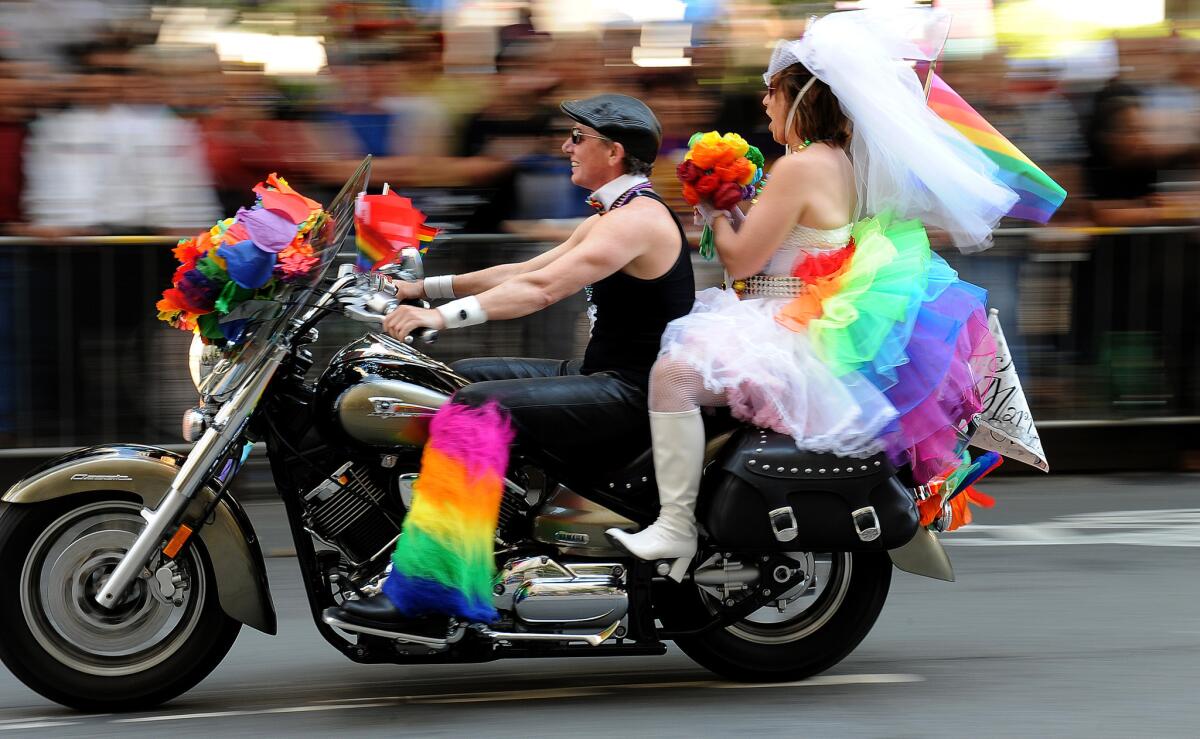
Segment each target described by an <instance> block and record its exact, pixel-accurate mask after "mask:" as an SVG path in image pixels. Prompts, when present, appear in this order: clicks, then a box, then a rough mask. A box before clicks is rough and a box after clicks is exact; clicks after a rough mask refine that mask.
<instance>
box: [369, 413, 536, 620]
mask: <svg viewBox="0 0 1200 739" xmlns="http://www.w3.org/2000/svg"><path fill="white" fill-rule="evenodd" d="M512 439H513V430H512V424H511V423H510V422H509V419H508V417H507V415H506V414H505V413H504V411H503V410H502V409H501V408H500V406H498V405H496V404H495V403H488V404H487V405H485V406H483V407H481V408H472V407H470V406H466V405H461V404H458V403H453V402H451V403H447V404H446V405H444V406H442V408H441V409H440V410H439V411H438V412H437V414H436V415H434V417H433V421H432V422H431V423H430V427H429V444H428V445H426V447H425V452H424V454H423V456H422V457H421V476H420V478H419V479H418V480H417V484H416V487H415V489H414V491H413V493H414V494H413V503H412V509H411V510H410V511H409V512H408V517H407V518H406V519H405V520H404V535H403V536H401V537H400V540H399V541H398V542H397V543H396V551H395V552H393V553H392V573H391V574H390V575H388V578H387V580H386V581H385V582H384V584H383V592H384V593H385V594H386V595H387V597H388V598H389V599H390V600H391V601H392V603H394V604H395V605H396V607H397V608H399V609H400V610H401V612H403V613H404V614H405V615H408V616H419V615H422V614H431V613H435V614H448V615H452V616H457V617H459V618H463V619H466V620H469V621H477V622H483V623H490V622H492V621H495V620H496V610H495V608H493V606H492V576H493V574H494V573H495V560H494V557H493V553H492V552H493V542H494V540H495V531H496V520H497V518H498V517H499V514H500V498H501V496H502V495H503V492H504V473H505V471H506V469H507V467H508V447H509V444H510V443H511V442H512Z"/></svg>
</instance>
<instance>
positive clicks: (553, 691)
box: [409, 688, 607, 703]
mask: <svg viewBox="0 0 1200 739" xmlns="http://www.w3.org/2000/svg"><path fill="white" fill-rule="evenodd" d="M606 692H607V691H605V690H603V689H596V688H547V689H545V690H505V691H499V692H496V693H474V694H466V695H457V696H450V697H445V698H442V697H438V696H420V695H414V696H412V697H411V698H410V700H409V702H411V703H492V702H500V701H525V700H553V699H555V698H586V697H588V696H592V695H604V694H605V693H606Z"/></svg>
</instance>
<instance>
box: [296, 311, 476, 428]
mask: <svg viewBox="0 0 1200 739" xmlns="http://www.w3.org/2000/svg"><path fill="white" fill-rule="evenodd" d="M466 384H467V381H466V380H464V379H463V378H462V377H459V376H458V375H456V374H454V372H453V370H451V369H450V368H449V367H447V366H446V365H445V364H442V363H441V362H439V361H437V360H436V359H432V358H430V357H428V356H426V355H425V354H422V353H421V352H420V351H418V350H416V349H414V348H413V347H411V346H409V345H407V344H404V343H403V342H400V341H396V340H395V339H393V338H391V337H390V336H387V335H384V334H377V333H369V334H367V335H365V336H363V337H362V338H361V339H358V340H357V341H354V342H352V343H350V344H348V345H346V346H345V347H343V348H342V349H341V350H340V351H338V353H337V354H335V355H334V357H333V359H332V360H331V361H330V362H329V366H328V367H327V368H326V369H325V372H324V373H322V375H321V378H320V379H319V380H318V381H317V402H316V409H317V420H318V423H319V424H320V425H321V426H322V427H324V430H325V432H326V433H327V434H328V435H329V436H332V437H335V438H341V439H342V440H343V441H344V442H346V443H349V444H351V445H354V446H360V447H367V448H369V449H371V450H379V449H390V448H395V447H401V446H409V447H421V446H423V445H424V444H425V441H426V440H427V439H428V437H429V419H430V418H432V417H433V414H434V413H435V412H436V411H437V409H438V408H440V407H441V405H442V404H443V403H445V402H446V400H447V399H449V397H450V395H451V394H453V393H454V391H455V390H458V389H459V388H460V387H462V386H464V385H466Z"/></svg>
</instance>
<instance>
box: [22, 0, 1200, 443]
mask: <svg viewBox="0 0 1200 739" xmlns="http://www.w3.org/2000/svg"><path fill="white" fill-rule="evenodd" d="M930 4H932V5H935V6H939V7H944V8H947V9H949V10H950V11H951V12H953V13H954V24H953V29H952V38H951V41H950V43H949V45H948V46H947V49H946V51H945V54H944V57H943V59H942V62H941V63H940V66H939V73H941V74H942V75H943V76H944V77H945V78H946V79H947V80H948V81H949V82H950V84H951V85H952V86H954V87H955V89H957V90H958V92H959V93H960V94H962V95H963V97H964V98H966V99H967V100H968V101H969V102H971V103H972V104H973V105H974V106H975V107H976V108H977V109H978V110H979V111H980V112H981V113H982V114H983V115H984V117H985V118H987V119H988V120H989V121H990V122H991V123H992V124H993V125H994V126H996V128H998V129H999V130H1000V131H1001V132H1002V133H1003V134H1005V135H1006V136H1007V137H1008V138H1009V139H1011V140H1012V141H1013V143H1014V144H1016V145H1017V146H1018V148H1020V149H1022V150H1023V151H1024V152H1025V153H1026V154H1027V155H1029V156H1030V157H1031V158H1032V159H1033V160H1034V161H1036V162H1037V163H1038V164H1039V165H1041V166H1042V168H1043V169H1045V170H1046V171H1047V172H1048V173H1049V174H1050V175H1051V176H1052V177H1054V178H1055V179H1056V180H1057V181H1058V182H1060V183H1061V184H1062V185H1063V186H1064V187H1065V188H1066V189H1067V190H1068V192H1069V193H1070V196H1069V198H1068V200H1067V201H1066V203H1065V204H1064V206H1063V207H1062V208H1061V210H1060V211H1059V212H1058V214H1057V215H1056V216H1055V217H1054V219H1053V220H1052V221H1051V222H1050V224H1049V225H1048V226H1045V227H1036V228H1034V227H1030V225H1029V224H1027V223H1019V222H1013V223H1011V224H1008V223H1006V224H1005V228H1003V229H1002V230H1001V231H1000V232H999V234H998V235H997V237H996V246H995V247H994V248H993V249H992V250H991V251H989V252H987V253H985V254H983V255H981V256H973V257H959V256H958V255H957V254H956V253H947V257H948V258H950V259H952V261H953V263H954V265H955V266H956V267H957V268H958V269H959V270H960V271H961V272H962V274H963V276H964V278H965V279H968V280H971V281H974V282H977V283H978V284H981V285H983V286H984V287H986V288H988V289H989V290H990V291H991V302H992V304H993V306H995V307H997V308H999V310H1000V311H1001V316H1002V319H1003V320H1004V322H1005V325H1006V331H1007V333H1008V336H1009V341H1010V343H1011V344H1012V345H1013V352H1014V356H1015V359H1016V361H1017V362H1018V366H1019V368H1020V370H1021V372H1022V375H1023V377H1024V378H1025V382H1026V385H1027V387H1026V391H1027V393H1028V395H1029V397H1030V400H1031V403H1032V405H1033V411H1034V413H1035V415H1036V417H1037V418H1038V419H1039V421H1040V423H1041V424H1042V425H1043V426H1045V427H1047V428H1055V427H1060V428H1064V429H1072V428H1078V429H1090V428H1099V427H1103V426H1105V425H1111V424H1114V423H1118V424H1123V426H1121V427H1122V428H1125V429H1130V430H1132V429H1138V428H1142V429H1145V428H1154V429H1159V430H1162V429H1167V431H1161V433H1163V434H1167V435H1170V436H1173V437H1179V436H1180V435H1181V434H1182V433H1183V432H1184V430H1188V433H1190V432H1191V431H1194V430H1195V429H1196V422H1197V419H1198V418H1200V371H1198V370H1197V367H1200V350H1198V349H1197V347H1198V346H1200V336H1198V333H1200V332H1198V330H1197V328H1196V317H1197V315H1198V314H1200V298H1198V296H1200V251H1198V249H1197V238H1196V237H1197V219H1198V217H1200V200H1198V199H1197V194H1198V191H1200V174H1198V173H1200V0H935V1H934V2H932V3H930V2H924V3H921V2H917V3H912V2H907V1H906V2H884V1H883V0H880V1H878V2H784V1H782V0H774V1H772V0H527V1H523V0H408V1H405V0H389V1H385V0H374V1H372V0H363V1H349V0H343V1H341V2H327V1H323V0H274V1H272V0H243V1H238V0H169V1H166V0H164V2H161V3H154V2H143V1H141V0H54V1H50V0H10V1H9V2H4V3H0V232H2V233H3V236H0V448H2V447H8V448H9V452H10V453H19V451H20V450H22V449H30V448H35V447H53V446H77V445H81V444H85V443H99V442H103V441H106V440H116V439H118V438H120V439H124V440H140V441H146V442H149V443H164V442H173V441H175V440H176V439H177V431H176V428H175V426H176V420H175V419H177V418H178V414H179V413H180V412H182V411H183V410H184V409H186V408H187V407H188V406H189V405H190V404H191V403H192V402H193V401H194V397H193V396H194V393H193V391H192V389H191V387H190V384H189V383H188V381H187V377H186V372H185V370H184V363H183V352H184V351H185V347H186V343H187V337H186V336H183V335H176V334H175V333H172V332H171V331H170V330H169V329H167V328H165V327H164V326H162V325H161V324H158V323H157V322H156V321H155V320H154V311H153V304H154V301H155V300H156V299H157V297H158V295H159V293H160V291H161V290H162V289H163V288H164V287H166V286H167V283H168V280H169V277H170V274H171V272H172V270H173V265H172V259H171V255H170V246H171V245H173V243H174V240H175V238H177V237H178V236H179V235H182V234H186V233H188V232H194V231H195V230H197V229H200V228H203V227H205V226H207V225H209V224H211V223H212V222H213V221H214V220H216V219H217V218H218V217H220V216H221V215H222V214H232V213H233V212H234V211H236V209H237V208H238V206H240V205H244V204H247V203H248V202H249V201H251V200H252V198H253V196H252V194H251V192H250V188H251V187H252V186H253V185H254V184H255V183H256V182H258V181H259V180H261V179H263V177H264V176H265V175H266V174H267V173H268V172H272V171H277V172H279V173H280V174H283V175H285V176H286V177H287V178H288V179H289V180H290V181H291V183H292V184H293V185H294V186H296V187H297V188H298V189H300V190H301V191H302V192H305V193H306V194H309V195H311V196H312V197H315V198H317V199H327V198H328V197H329V196H330V195H331V194H332V193H333V192H335V191H336V190H337V188H338V187H339V186H340V184H341V182H342V181H343V180H344V179H345V178H346V177H347V176H348V174H349V173H350V172H351V171H352V170H353V168H354V166H355V165H356V164H357V163H358V161H359V160H361V158H362V157H363V156H364V155H366V154H371V155H373V156H374V157H375V158H376V159H375V165H374V177H373V179H374V181H375V183H376V184H379V183H382V182H383V181H387V182H389V183H390V184H391V187H392V188H393V189H396V190H398V191H400V192H401V193H403V194H405V195H408V196H411V197H413V198H414V199H415V200H416V201H417V203H418V205H419V206H420V207H421V208H422V209H423V210H424V211H425V212H426V213H427V214H428V216H429V220H430V221H431V222H432V223H434V224H435V225H438V226H439V227H441V228H442V229H444V232H445V233H446V234H448V237H447V238H445V239H443V240H442V241H441V242H440V243H439V244H437V245H435V247H434V250H433V252H432V254H431V262H432V267H431V268H432V269H433V271H461V270H463V269H468V268H472V267H475V266H483V265H486V264H490V263H494V262H496V261H498V260H500V259H505V258H513V257H514V256H518V257H519V256H522V255H526V254H532V253H535V252H537V251H539V250H541V249H544V248H546V246H547V244H552V243H555V242H554V239H555V238H556V237H558V236H559V235H561V234H563V233H565V232H566V230H567V229H569V228H570V227H571V226H572V225H573V223H574V222H575V219H578V218H581V217H583V216H584V215H586V214H587V212H588V211H587V210H586V206H585V204H584V202H583V197H584V195H586V193H583V192H581V191H580V190H579V189H578V188H575V187H573V186H572V185H571V184H570V182H569V177H570V169H569V166H568V165H567V163H566V161H565V159H564V157H563V156H562V154H561V152H560V150H559V147H560V145H561V143H562V141H563V139H564V137H565V135H566V132H567V130H568V128H569V126H568V123H567V122H566V121H565V119H563V118H562V117H560V116H559V114H558V110H557V104H558V102H559V101H560V100H563V99H567V98H573V97H581V96H585V95H588V94H592V93H596V92H600V91H608V92H625V93H628V94H632V95H636V96H638V97H641V98H642V99H644V100H645V101H646V102H647V103H648V104H649V105H650V106H651V107H652V108H653V109H654V110H655V111H656V112H657V113H658V115H659V117H660V119H661V121H662V123H663V126H664V137H665V140H664V146H663V153H662V155H661V156H660V158H659V163H658V164H657V166H656V167H655V171H654V180H655V183H656V186H657V188H658V189H659V190H660V192H662V193H663V194H664V195H666V196H667V198H668V199H669V200H670V201H671V202H673V203H675V204H676V205H677V206H678V208H679V210H680V212H681V213H683V212H684V211H685V210H686V208H685V207H684V205H683V203H682V198H681V197H680V196H679V192H678V185H677V184H676V181H675V177H674V166H675V163H676V162H677V161H678V160H679V159H680V158H681V157H682V155H683V151H684V148H685V145H686V141H687V139H688V137H689V136H690V134H691V133H692V132H694V131H697V130H709V129H714V128H716V129H719V130H722V131H730V130H732V131H737V132H739V133H741V134H743V135H744V136H746V138H748V139H749V140H751V142H752V143H756V144H757V145H759V146H760V147H761V148H762V149H763V151H764V152H765V153H766V154H767V155H768V157H771V156H774V155H777V154H779V153H780V151H779V147H778V146H777V145H774V144H772V143H771V142H770V139H769V136H768V134H767V131H766V126H765V123H766V119H765V117H764V116H763V114H762V106H761V102H760V101H761V97H762V93H763V90H762V80H761V77H760V75H761V72H762V70H763V68H764V67H765V65H766V61H767V58H768V57H769V55H770V51H771V48H772V46H773V44H774V41H775V40H776V39H778V38H781V37H793V38H794V37H797V36H799V35H800V34H801V33H802V31H803V28H804V24H805V22H806V20H807V19H808V17H809V16H810V15H812V14H820V13H824V12H828V11H830V10H833V9H835V8H851V7H860V6H866V5H892V6H902V5H930ZM704 274H705V275H706V279H712V280H715V279H716V276H715V270H714V269H712V268H711V267H710V268H708V269H706V270H705V272H704ZM578 310H579V306H578V305H577V304H574V303H572V304H568V305H567V306H564V307H563V308H562V309H561V310H559V311H558V312H556V313H554V314H553V316H550V317H542V318H539V319H531V322H529V323H525V324H516V326H515V327H499V326H495V327H493V326H489V327H487V328H486V329H484V328H482V327H477V328H475V329H471V330H469V331H466V332H463V333H461V334H456V335H455V336H454V337H453V338H452V339H451V340H448V341H447V342H445V343H444V344H443V345H441V346H439V347H437V348H435V349H434V353H435V354H436V355H437V356H439V357H442V358H446V359H452V358H456V357H458V356H466V355H471V354H489V353H502V352H503V353H520V354H534V353H537V354H543V355H545V354H557V355H562V356H566V355H571V354H574V353H575V352H577V351H578V350H579V349H580V348H581V346H582V341H583V340H585V338H586V336H585V334H583V335H581V332H580V331H579V326H580V325H581V324H580V323H579V321H578ZM539 321H540V323H539ZM550 323H553V324H554V325H553V326H551V325H550ZM354 330H355V329H354V327H352V326H351V327H348V328H344V329H335V330H333V331H332V332H331V333H330V334H329V336H328V337H327V338H326V339H325V340H324V343H327V344H329V345H331V346H332V345H334V344H336V343H337V341H338V340H339V339H341V340H344V339H345V338H347V335H345V333H344V332H346V331H354ZM547 336H553V337H557V338H555V340H553V341H547V340H546V337H547ZM564 337H565V338H564ZM1128 433H1131V434H1132V433H1133V432H1132V431H1129V432H1128ZM1163 438H1165V436H1164V437H1163ZM1197 448H1200V441H1196V440H1195V438H1193V440H1192V441H1191V442H1186V441H1185V442H1177V443H1175V444H1174V446H1170V448H1169V449H1166V450H1165V451H1164V453H1163V455H1162V456H1160V457H1158V458H1156V461H1154V462H1153V464H1156V465H1165V466H1180V465H1182V466H1192V467H1195V466H1197V465H1200V460H1197V459H1196V457H1195V455H1196V451H1195V450H1196V449H1197ZM1052 463H1053V461H1052Z"/></svg>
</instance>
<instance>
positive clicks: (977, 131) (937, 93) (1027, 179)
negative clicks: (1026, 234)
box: [929, 72, 1067, 223]
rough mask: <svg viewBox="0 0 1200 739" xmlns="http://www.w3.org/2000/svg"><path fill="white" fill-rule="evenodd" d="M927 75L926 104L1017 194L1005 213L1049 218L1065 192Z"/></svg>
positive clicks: (942, 83)
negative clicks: (985, 158) (983, 156)
mask: <svg viewBox="0 0 1200 739" xmlns="http://www.w3.org/2000/svg"><path fill="white" fill-rule="evenodd" d="M930 74H931V75H933V76H932V80H931V84H930V87H929V107H930V108H931V109H932V110H933V112H934V113H937V114H938V116H939V117H940V118H941V119H942V120H944V121H946V122H947V123H949V124H950V125H951V126H953V127H954V128H955V129H956V130H957V131H958V132H959V133H961V134H962V135H963V136H966V137H967V140H969V141H970V142H971V143H972V144H974V145H975V146H977V147H979V148H980V149H981V150H983V153H984V154H987V155H988V158H990V159H991V160H992V161H993V162H995V163H996V164H997V165H999V167H1000V179H1001V180H1002V181H1003V182H1004V184H1006V185H1008V186H1009V187H1011V188H1012V189H1013V190H1014V191H1015V192H1016V193H1017V196H1018V200H1017V203H1016V205H1014V206H1013V208H1012V210H1010V211H1009V213H1008V214H1009V215H1010V216H1012V217H1014V218H1020V219H1023V220H1026V221H1036V222H1038V223H1045V222H1046V221H1049V220H1050V216H1052V215H1054V211H1056V210H1058V206H1060V205H1062V203H1063V200H1065V199H1066V197H1067V191H1066V190H1064V189H1062V187H1061V186H1060V185H1059V184H1058V183H1057V182H1055V181H1054V180H1052V179H1050V177H1049V176H1048V175H1047V174H1046V173H1045V172H1043V171H1042V170H1041V169H1039V168H1038V166H1037V165H1036V164H1034V163H1033V161H1032V160H1031V159H1030V158H1029V157H1027V156H1025V155H1024V154H1022V153H1021V150H1020V149H1018V148H1017V147H1015V146H1013V145H1012V142H1010V141H1009V140H1008V139H1006V138H1004V136H1002V135H1001V134H1000V132H999V131H997V130H996V129H995V128H993V127H992V125H991V124H990V123H988V122H987V121H985V120H984V119H983V116H981V115H979V114H978V113H976V112H975V109H974V108H972V107H971V106H970V105H968V104H967V101H965V100H963V99H962V98H961V97H960V96H959V94H958V93H957V92H955V91H954V90H953V89H951V88H950V85H947V84H946V82H945V80H943V79H942V78H941V77H938V76H937V75H936V74H934V73H933V72H930Z"/></svg>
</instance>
